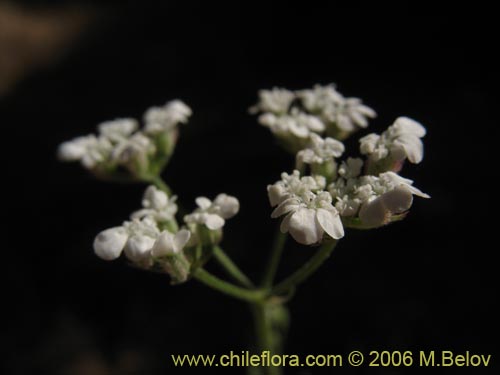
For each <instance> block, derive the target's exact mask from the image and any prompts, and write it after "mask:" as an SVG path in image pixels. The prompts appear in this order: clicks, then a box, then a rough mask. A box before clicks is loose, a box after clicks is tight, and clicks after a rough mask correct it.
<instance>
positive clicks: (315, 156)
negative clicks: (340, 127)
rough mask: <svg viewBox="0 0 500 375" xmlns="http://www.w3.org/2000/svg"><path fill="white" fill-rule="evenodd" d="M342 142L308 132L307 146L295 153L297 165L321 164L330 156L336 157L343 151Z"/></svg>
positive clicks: (330, 157) (329, 158)
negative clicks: (308, 142)
mask: <svg viewBox="0 0 500 375" xmlns="http://www.w3.org/2000/svg"><path fill="white" fill-rule="evenodd" d="M344 150H345V148H344V144H343V143H342V142H339V141H337V140H336V139H333V138H329V137H327V138H324V139H323V138H321V137H320V136H319V135H317V134H314V133H311V134H310V144H309V147H308V148H306V149H304V150H301V151H299V152H298V153H297V156H296V159H297V165H301V164H302V163H306V164H313V163H317V164H321V163H324V162H326V161H329V160H331V159H332V158H338V157H339V156H341V155H342V154H343V152H344Z"/></svg>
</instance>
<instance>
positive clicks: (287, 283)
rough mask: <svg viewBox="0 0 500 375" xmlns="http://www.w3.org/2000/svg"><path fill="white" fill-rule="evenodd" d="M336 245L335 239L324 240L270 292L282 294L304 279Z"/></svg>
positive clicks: (321, 262) (326, 257)
mask: <svg viewBox="0 0 500 375" xmlns="http://www.w3.org/2000/svg"><path fill="white" fill-rule="evenodd" d="M335 245H337V241H336V240H332V241H328V242H325V243H324V244H323V245H322V246H321V247H320V249H319V250H318V251H317V252H316V254H314V255H313V256H312V258H311V259H309V260H308V261H307V262H306V263H305V264H304V265H303V266H302V267H301V268H299V269H298V270H297V271H295V272H294V273H293V274H291V275H290V276H288V277H287V278H286V279H285V280H283V281H282V282H280V283H279V284H277V285H276V286H274V287H273V288H272V290H271V293H272V294H278V295H279V294H283V293H286V292H288V291H289V290H290V289H292V288H294V287H295V286H297V285H298V284H300V283H302V282H303V281H305V280H306V279H307V278H308V277H309V276H311V275H312V274H313V273H314V272H315V271H316V270H317V269H318V268H319V267H320V266H321V265H322V264H323V262H324V261H325V260H326V259H328V257H329V256H330V254H331V253H332V251H333V249H334V248H335Z"/></svg>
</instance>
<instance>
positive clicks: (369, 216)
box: [328, 159, 429, 228]
mask: <svg viewBox="0 0 500 375" xmlns="http://www.w3.org/2000/svg"><path fill="white" fill-rule="evenodd" d="M350 160H351V163H350V165H349V160H348V163H347V164H343V166H342V167H341V168H339V174H341V173H340V171H341V170H342V171H345V173H343V177H339V178H338V179H337V180H336V181H335V182H333V183H331V184H330V185H329V186H328V191H329V192H330V194H331V196H332V198H333V199H334V200H335V201H336V203H335V207H336V208H337V210H338V211H339V213H340V215H341V216H342V217H343V218H346V219H347V218H351V219H353V218H358V219H359V225H358V226H359V227H363V228H375V227H379V226H382V225H385V224H388V223H390V222H391V221H393V220H396V219H397V218H398V217H397V215H399V214H403V213H405V212H406V211H407V210H408V209H409V208H410V207H411V205H412V202H413V197H412V195H417V196H419V197H422V198H429V196H428V195H427V194H425V193H422V192H421V191H420V190H419V189H417V188H415V187H414V186H412V185H413V181H411V180H408V179H405V178H403V177H401V176H399V175H398V174H396V173H394V172H384V173H381V174H379V175H378V176H372V175H365V176H360V175H359V172H360V169H361V165H362V160H361V159H350ZM351 224H354V222H351Z"/></svg>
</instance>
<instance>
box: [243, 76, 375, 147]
mask: <svg viewBox="0 0 500 375" xmlns="http://www.w3.org/2000/svg"><path fill="white" fill-rule="evenodd" d="M250 112H251V113H254V114H257V113H260V115H259V118H258V121H259V123H260V124H261V125H263V126H265V127H267V128H269V129H270V130H271V132H272V133H273V134H274V135H275V136H276V138H277V139H278V141H279V142H280V144H281V145H282V146H283V147H284V148H285V149H287V150H289V151H291V152H293V153H295V152H297V151H299V150H301V149H303V148H304V147H305V146H306V145H307V143H308V142H309V139H310V135H311V134H319V135H326V136H329V137H333V138H335V139H338V140H343V139H345V138H347V137H348V136H349V135H351V134H352V133H354V132H355V131H357V130H358V129H360V128H366V127H367V126H368V120H369V119H371V118H374V117H375V116H376V113H375V111H374V110H373V109H371V108H370V107H368V106H366V105H364V104H363V102H362V101H361V99H358V98H346V97H345V96H343V95H342V94H341V93H339V92H338V91H337V90H336V88H335V85H333V84H330V85H326V86H321V85H316V86H314V87H313V88H312V89H307V90H298V91H290V90H286V89H282V88H273V89H272V90H261V91H259V102H258V103H257V104H256V105H255V106H253V107H251V108H250Z"/></svg>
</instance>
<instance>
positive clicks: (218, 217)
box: [184, 194, 240, 230]
mask: <svg viewBox="0 0 500 375" xmlns="http://www.w3.org/2000/svg"><path fill="white" fill-rule="evenodd" d="M196 204H197V205H198V208H197V209H196V210H194V211H193V213H191V214H189V215H186V216H184V221H185V222H186V223H190V224H200V225H205V226H206V227H207V228H208V229H210V230H217V229H220V228H222V227H223V226H224V224H225V219H230V218H231V217H233V216H234V215H236V214H237V213H238V211H239V208H240V203H239V201H238V199H237V198H235V197H232V196H230V195H227V194H219V195H218V196H217V197H216V198H215V200H214V201H213V202H212V201H211V200H210V199H208V198H206V197H198V198H196Z"/></svg>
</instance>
